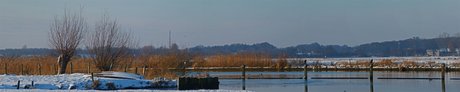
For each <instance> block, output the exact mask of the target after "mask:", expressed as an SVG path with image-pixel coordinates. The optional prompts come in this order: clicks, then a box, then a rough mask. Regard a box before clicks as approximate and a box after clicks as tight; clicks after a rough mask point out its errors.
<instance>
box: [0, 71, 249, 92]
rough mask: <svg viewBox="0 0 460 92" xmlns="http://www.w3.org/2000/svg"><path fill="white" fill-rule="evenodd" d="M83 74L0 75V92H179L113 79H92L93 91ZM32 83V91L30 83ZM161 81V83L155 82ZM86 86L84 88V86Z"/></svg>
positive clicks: (153, 83)
mask: <svg viewBox="0 0 460 92" xmlns="http://www.w3.org/2000/svg"><path fill="white" fill-rule="evenodd" d="M85 75H86V74H83V73H74V74H61V75H9V74H8V75H0V91H7V92H10V91H26V92H29V91H30V92H37V91H43V92H49V91H79V92H80V91H88V92H96V91H101V90H104V91H121V92H124V91H141V92H143V91H145V92H152V91H153V92H177V91H178V92H181V91H179V90H154V89H129V90H125V88H146V87H153V86H156V87H158V86H161V87H173V88H174V87H177V81H175V80H168V79H155V80H147V79H138V80H133V79H114V78H103V77H94V80H99V82H100V84H101V85H100V86H99V87H98V88H96V89H101V90H94V88H91V83H92V81H91V77H90V76H87V75H86V76H85ZM18 81H20V84H19V89H17V85H18V84H17V83H18ZM32 81H33V82H34V86H33V89H32V86H31V83H32ZM157 81H162V82H157ZM109 82H111V83H113V84H114V86H112V87H115V89H121V90H106V89H110V87H109V86H110V85H107V83H109ZM109 84H110V83H109ZM85 85H86V86H85ZM241 91H242V92H246V91H243V90H186V92H241Z"/></svg>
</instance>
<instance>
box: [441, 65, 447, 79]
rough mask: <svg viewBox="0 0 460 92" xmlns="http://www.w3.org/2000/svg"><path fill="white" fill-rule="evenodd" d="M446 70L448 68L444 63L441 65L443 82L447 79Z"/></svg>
mask: <svg viewBox="0 0 460 92" xmlns="http://www.w3.org/2000/svg"><path fill="white" fill-rule="evenodd" d="M445 68H446V64H444V63H442V64H441V78H442V80H444V78H445V74H446V70H445Z"/></svg>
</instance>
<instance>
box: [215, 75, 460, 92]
mask: <svg viewBox="0 0 460 92" xmlns="http://www.w3.org/2000/svg"><path fill="white" fill-rule="evenodd" d="M209 74H210V75H211V76H213V75H220V76H222V75H241V72H209ZM246 75H264V76H265V75H287V76H288V77H301V76H303V72H246ZM368 76H369V72H308V80H307V81H305V80H304V79H246V80H245V81H243V80H241V79H219V81H220V86H219V88H220V89H228V90H241V89H245V90H251V91H257V92H308V91H309V92H344V91H346V92H371V90H373V91H374V92H442V91H443V82H442V80H440V79H437V80H436V79H434V80H428V79H410V80H408V79H377V78H382V77H400V78H441V73H440V72H433V71H431V72H383V71H375V72H374V79H373V82H372V83H371V82H370V79H311V77H368ZM450 78H460V72H448V73H446V80H445V82H444V90H445V92H459V91H460V87H459V85H460V80H451V79H450Z"/></svg>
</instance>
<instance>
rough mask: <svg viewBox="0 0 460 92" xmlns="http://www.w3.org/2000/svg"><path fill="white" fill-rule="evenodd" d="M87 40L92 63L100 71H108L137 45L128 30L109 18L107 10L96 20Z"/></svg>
mask: <svg viewBox="0 0 460 92" xmlns="http://www.w3.org/2000/svg"><path fill="white" fill-rule="evenodd" d="M91 33H92V34H90V37H89V39H88V40H87V50H88V53H89V54H90V55H91V56H92V59H93V63H94V64H95V66H96V67H97V68H98V69H99V70H101V71H110V70H112V69H113V68H112V67H113V66H114V65H119V63H120V59H121V58H124V57H128V55H129V54H130V53H131V52H132V51H133V50H131V49H130V48H133V47H135V46H137V42H136V41H135V40H133V39H132V37H131V34H130V32H127V31H125V30H123V29H122V28H121V26H120V25H119V24H118V22H117V21H116V20H115V19H110V16H109V15H108V14H107V12H104V13H103V15H102V17H101V18H100V19H99V20H98V21H97V22H96V24H95V29H94V32H91Z"/></svg>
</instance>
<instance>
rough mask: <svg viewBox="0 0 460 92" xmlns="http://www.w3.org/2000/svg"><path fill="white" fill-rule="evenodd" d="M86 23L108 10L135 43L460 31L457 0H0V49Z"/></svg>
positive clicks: (360, 39) (353, 38)
mask: <svg viewBox="0 0 460 92" xmlns="http://www.w3.org/2000/svg"><path fill="white" fill-rule="evenodd" d="M80 5H81V6H84V13H83V14H84V16H85V18H86V19H87V22H88V24H89V25H90V27H93V26H94V22H95V21H96V20H97V19H98V18H99V17H100V16H101V15H102V11H104V10H107V11H108V12H109V14H110V15H111V16H112V18H117V20H118V22H119V23H120V24H121V25H122V28H123V29H126V30H131V31H132V32H133V37H135V38H139V39H140V46H144V45H154V46H161V45H167V44H168V32H169V30H171V31H172V36H171V38H172V42H175V43H177V44H179V45H180V46H186V47H193V46H196V45H204V46H214V45H225V44H233V43H244V44H255V43H261V42H269V43H271V44H273V45H275V46H277V47H281V48H282V47H287V46H295V45H298V44H309V43H313V42H318V43H320V44H325V45H329V44H336V45H349V46H355V45H359V44H364V43H370V42H381V41H391V40H402V39H407V38H411V37H414V36H418V37H421V38H434V37H437V36H438V35H439V34H441V33H443V32H447V33H450V34H451V35H453V34H455V33H459V32H460V0H0V49H4V48H21V47H22V46H24V45H27V47H29V48H49V46H48V45H47V44H48V40H47V36H48V35H47V34H48V32H49V26H50V24H51V23H52V22H53V18H54V16H61V15H63V12H64V8H65V7H67V8H68V9H70V10H77V9H78V8H79V6H80Z"/></svg>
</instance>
